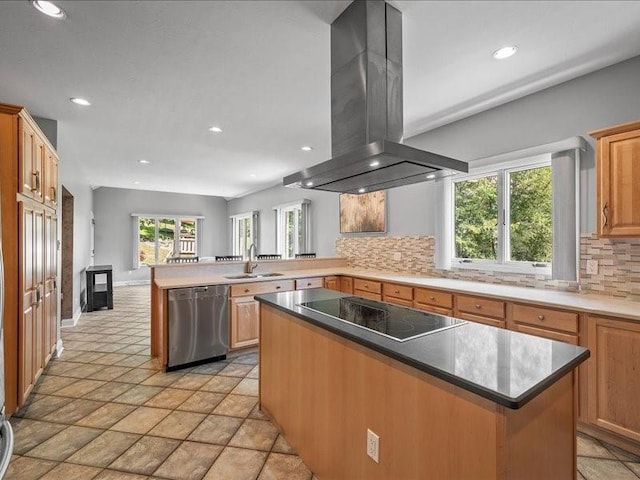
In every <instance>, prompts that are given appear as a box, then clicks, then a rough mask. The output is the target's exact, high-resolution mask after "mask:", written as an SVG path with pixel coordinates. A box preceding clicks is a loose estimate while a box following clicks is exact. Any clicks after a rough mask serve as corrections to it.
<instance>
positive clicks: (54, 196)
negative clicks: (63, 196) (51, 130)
mask: <svg viewBox="0 0 640 480" xmlns="http://www.w3.org/2000/svg"><path fill="white" fill-rule="evenodd" d="M43 196H44V203H45V205H48V206H50V207H52V208H56V207H57V206H58V157H57V156H56V154H55V153H53V152H52V151H51V149H49V148H48V147H45V148H44V188H43Z"/></svg>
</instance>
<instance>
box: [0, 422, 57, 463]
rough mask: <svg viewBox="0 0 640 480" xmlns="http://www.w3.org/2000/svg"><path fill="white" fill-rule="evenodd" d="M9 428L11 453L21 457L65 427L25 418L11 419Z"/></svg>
mask: <svg viewBox="0 0 640 480" xmlns="http://www.w3.org/2000/svg"><path fill="white" fill-rule="evenodd" d="M10 423H11V426H12V427H13V433H14V437H15V438H14V444H13V453H15V454H17V455H22V454H24V453H26V452H28V451H29V450H31V449H32V448H33V447H35V446H36V445H39V444H41V443H42V442H44V441H45V440H48V439H49V438H51V437H53V436H54V435H56V434H58V433H60V432H61V431H62V430H64V429H65V428H67V426H66V425H59V424H56V423H47V422H40V421H37V420H30V419H26V418H16V417H12V418H11V421H10Z"/></svg>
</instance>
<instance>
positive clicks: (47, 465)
mask: <svg viewBox="0 0 640 480" xmlns="http://www.w3.org/2000/svg"><path fill="white" fill-rule="evenodd" d="M56 465H58V464H57V463H56V462H52V461H51V460H43V459H41V458H31V457H19V456H17V455H14V456H13V457H11V462H10V463H9V470H7V473H6V475H5V477H4V478H5V480H38V479H39V478H42V476H43V475H44V474H45V473H47V472H48V471H49V470H51V469H53V468H54V467H55V466H56Z"/></svg>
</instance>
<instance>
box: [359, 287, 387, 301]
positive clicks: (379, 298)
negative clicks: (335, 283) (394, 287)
mask: <svg viewBox="0 0 640 480" xmlns="http://www.w3.org/2000/svg"><path fill="white" fill-rule="evenodd" d="M353 294H354V295H357V296H358V297H363V298H369V299H371V300H377V301H379V302H381V301H382V295H380V294H379V293H370V292H365V291H362V290H354V292H353Z"/></svg>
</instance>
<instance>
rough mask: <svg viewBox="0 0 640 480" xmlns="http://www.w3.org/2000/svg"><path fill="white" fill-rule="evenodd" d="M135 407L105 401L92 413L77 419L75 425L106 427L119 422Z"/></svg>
mask: <svg viewBox="0 0 640 480" xmlns="http://www.w3.org/2000/svg"><path fill="white" fill-rule="evenodd" d="M136 408H137V407H136V406H135V405H126V404H123V403H106V404H104V405H103V406H102V407H100V408H98V409H97V410H96V411H94V412H93V413H91V414H89V415H87V416H86V417H84V418H83V419H81V420H78V421H77V422H76V425H79V426H82V427H94V428H103V429H106V428H109V427H111V426H112V425H114V424H115V423H117V422H119V421H120V420H121V419H123V418H124V417H126V416H127V415H129V414H130V413H131V412H133V411H134V410H135V409H136Z"/></svg>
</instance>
